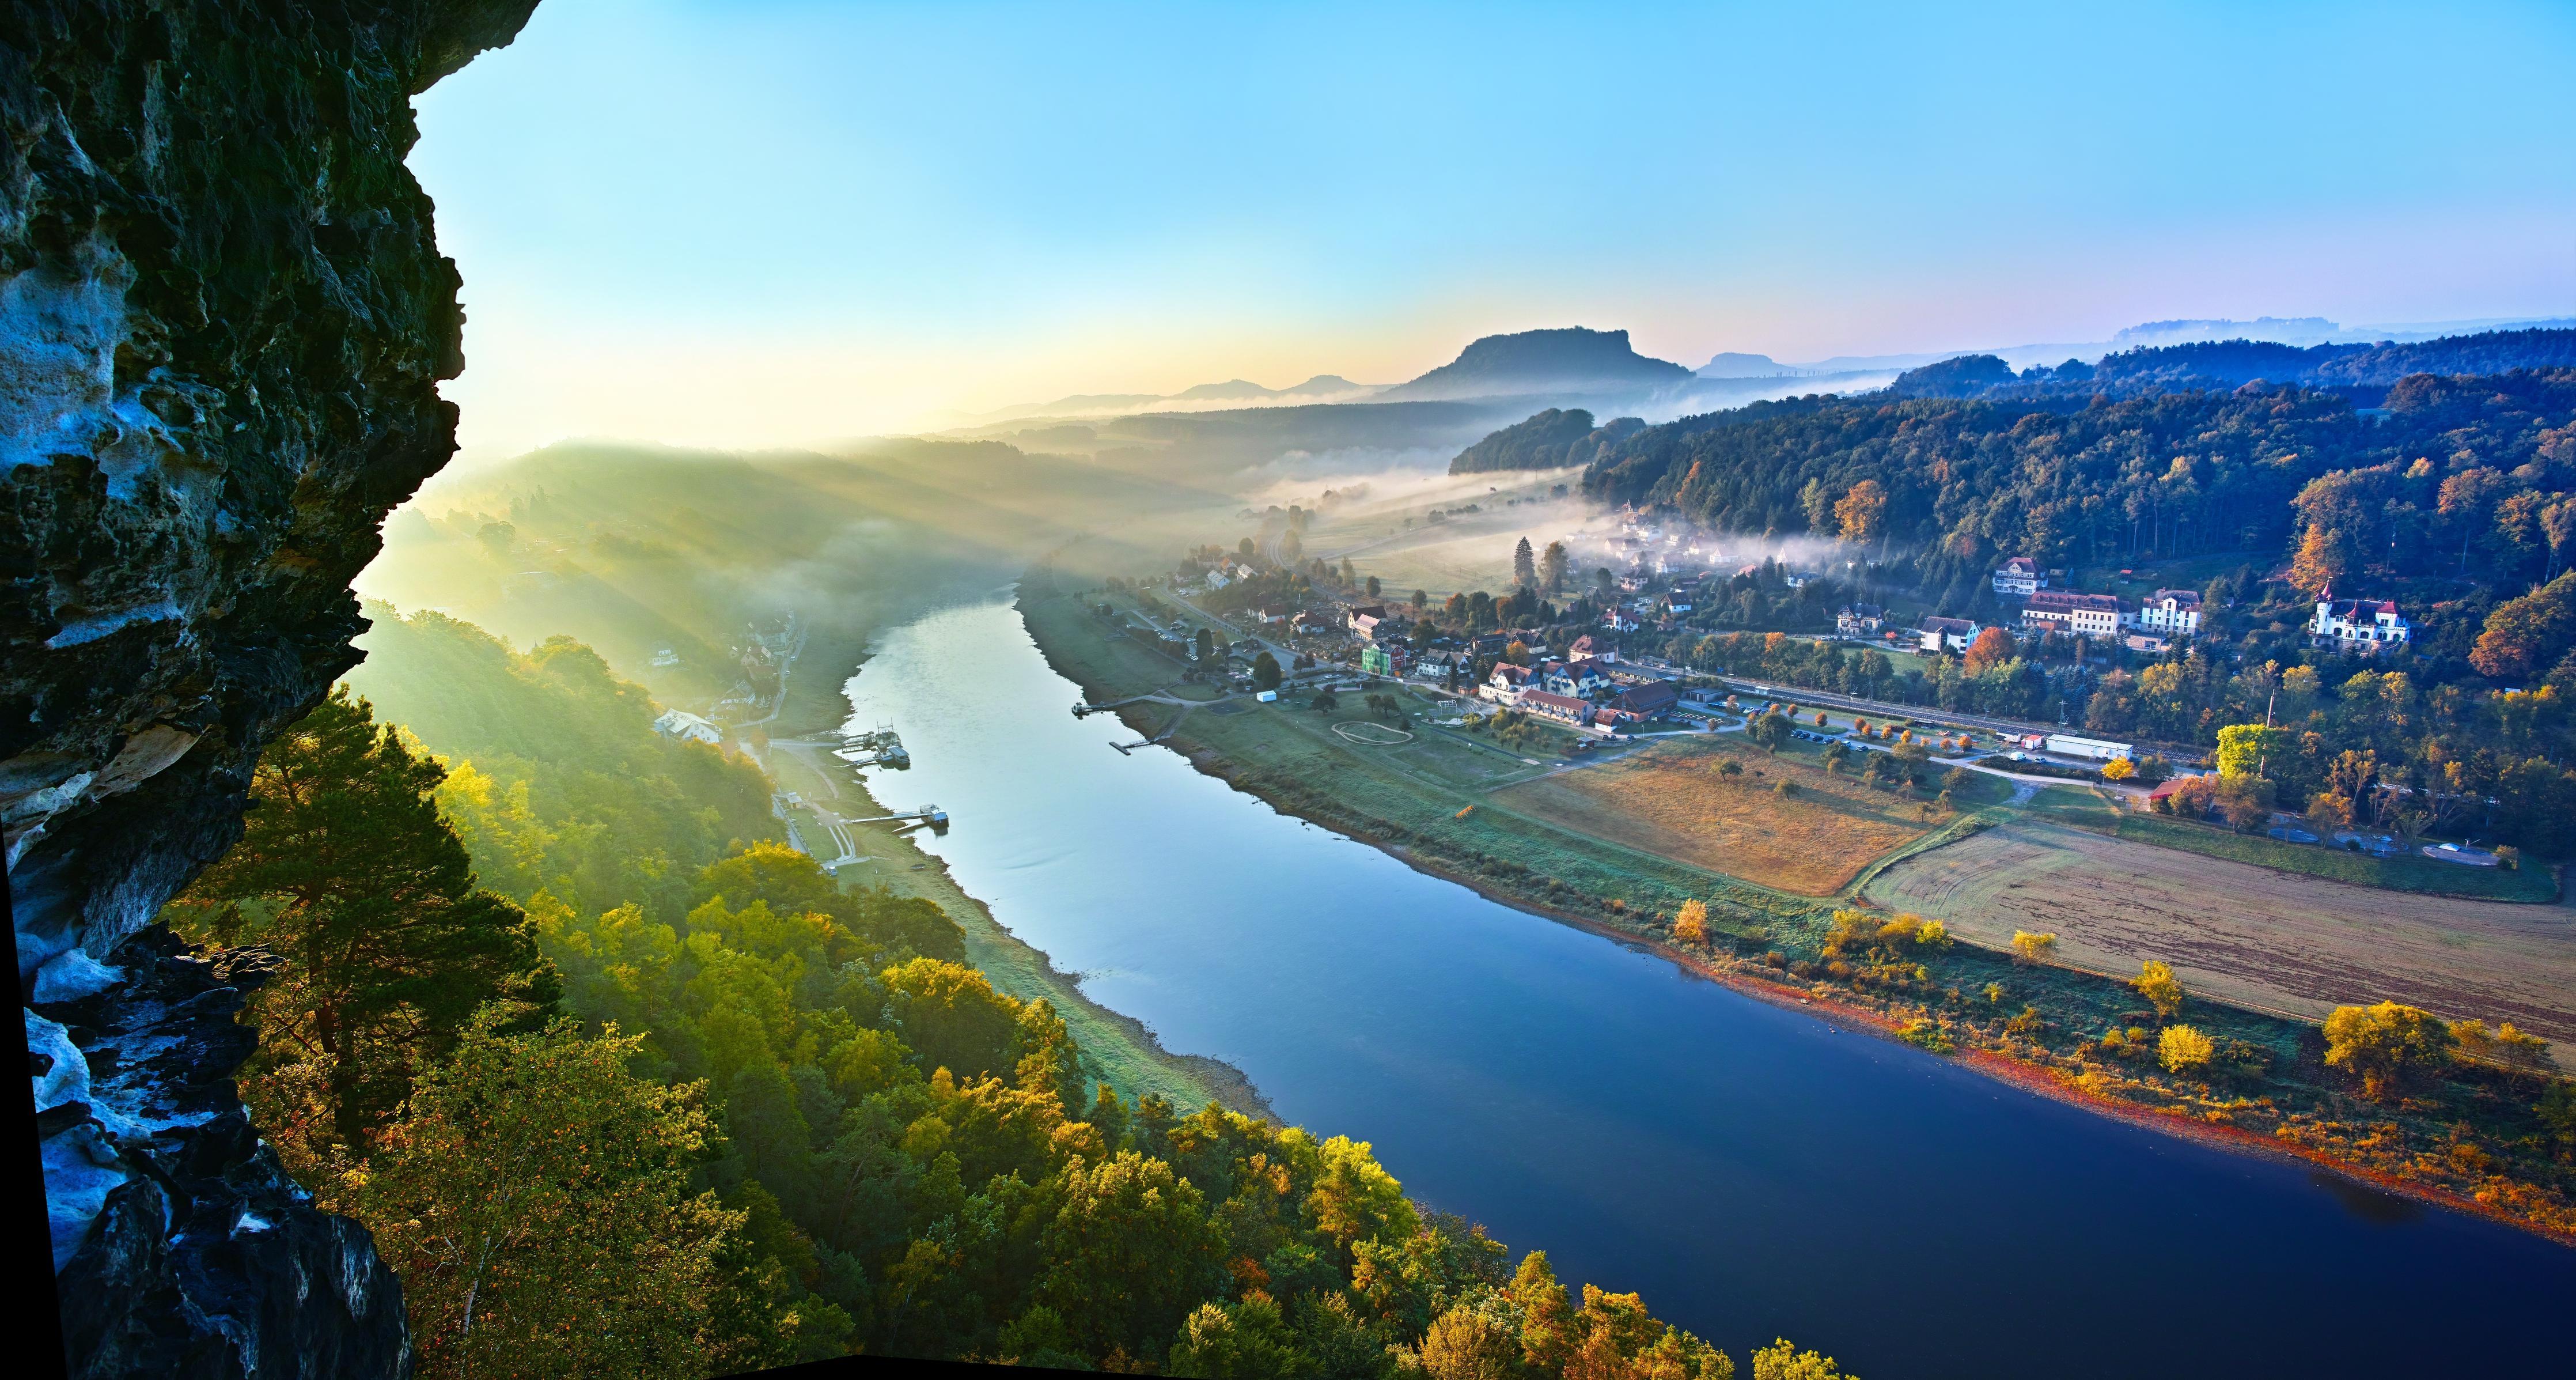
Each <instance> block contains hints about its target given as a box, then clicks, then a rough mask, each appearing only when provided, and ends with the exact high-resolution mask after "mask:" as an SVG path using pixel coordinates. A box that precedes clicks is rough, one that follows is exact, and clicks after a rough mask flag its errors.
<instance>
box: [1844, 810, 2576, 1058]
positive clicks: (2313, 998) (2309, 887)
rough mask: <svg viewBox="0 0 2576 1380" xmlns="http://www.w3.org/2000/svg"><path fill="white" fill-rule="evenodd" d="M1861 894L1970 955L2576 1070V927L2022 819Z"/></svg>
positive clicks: (2565, 917) (1917, 862) (2553, 916)
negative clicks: (2179, 983) (2459, 1041)
mask: <svg viewBox="0 0 2576 1380" xmlns="http://www.w3.org/2000/svg"><path fill="white" fill-rule="evenodd" d="M1864 894H1865V895H1866V896H1867V898H1868V899H1869V900H1872V901H1875V902H1877V903H1878V904H1880V905H1883V906H1887V907H1889V908H1891V909H1897V910H1908V911H1914V912H1916V913H1918V914H1923V915H1929V916H1937V917H1939V918H1940V919H1941V920H1943V921H1945V922H1946V923H1948V924H1949V926H1950V927H1951V929H1952V930H1953V931H1954V932H1956V933H1958V934H1959V935H1960V936H1961V937H1962V938H1965V939H1968V940H1971V941H1973V942H1975V943H1978V944H1983V945H1986V946H1988V947H1993V948H2002V947H2005V946H2007V945H2009V944H2010V942H2011V940H2012V934H2013V931H2014V930H2016V929H2023V930H2034V931H2050V932H2054V933H2055V934H2056V935H2057V936H2058V943H2059V952H2060V956H2061V958H2062V959H2063V960H2064V961H2065V962H2067V963H2070V964H2073V965H2076V966H2078V967H2083V968H2088V969H2093V970H2096V971H2100V972H2104V973H2110V974H2114V975H2120V976H2125V975H2127V974H2129V973H2133V972H2135V971H2136V969H2137V967H2138V964H2139V962H2140V961H2141V960H2144V959H2149V958H2157V959H2163V960H2165V961H2166V962H2169V963H2171V964H2173V965H2174V970H2175V972H2176V973H2177V974H2178V975H2180V976H2181V978H2182V979H2183V982H2184V985H2185V986H2186V987H2188V988H2190V989H2192V990H2194V991H2197V992H2202V993H2205V994H2207V995H2209V996H2212V997H2216V998H2219V999H2221V1000H2225V1001H2231V1002H2236V1003H2240V1004H2243V1005H2248V1006H2253V1007H2257V1008H2261V1009H2268V1010H2273V1011H2281V1012H2287V1013H2290V1014H2294V1015H2300V1016H2307V1017H2311V1018H2313V1017H2320V1016H2323V1015H2324V1014H2325V1013H2326V1012H2327V1011H2328V1010H2330V1009H2331V1008H2333V1007H2335V1006H2337V1005H2341V1004H2345V1003H2368V1002H2375V1001H2379V1000H2382V999H2388V998H2393V999H2395V1000H2398V1001H2403V1002H2407V1003H2409V1004H2411V1005H2416V1006H2421V1007H2424V1008H2425V1009H2427V1010H2430V1011H2433V1012H2437V1013H2439V1014H2441V1015H2443V1016H2445V1017H2450V1018H2454V1019H2456V1018H2459V1017H2464V1016H2474V1017H2479V1018H2483V1019H2485V1020H2489V1021H2496V1020H2510V1021H2512V1022H2514V1023H2515V1024H2517V1025H2519V1026H2521V1027H2522V1028H2523V1029H2525V1030H2529V1031H2532V1032H2534V1033H2536V1034H2539V1035H2541V1036H2544V1037H2546V1038H2547V1039H2549V1040H2550V1041H2552V1042H2553V1043H2554V1044H2555V1045H2556V1047H2557V1048H2556V1055H2557V1057H2558V1059H2559V1061H2560V1062H2561V1063H2562V1064H2564V1065H2566V1066H2568V1067H2576V910H2570V909H2569V908H2567V907H2566V906H2563V905H2515V904H2511V903H2506V902H2496V901H2473V900H2462V899H2455V898H2449V897H2434V896H2410V895H2403V894H2398V893H2392V892H2387V891H2378V890H2373V889H2370V888H2366V887H2358V886H2352V885H2348V884H2346V883H2342V882H2336V881H2329V880H2326V879H2324V878H2318V877H2307V876H2299V875H2295V874H2289V873H2282V872H2276V871H2273V870H2272V869H2270V868H2264V867H2256V866H2252V865H2250V864H2246V863H2240V862H2231V861H2227V860H2225V859H2219V858H2211V857H2206V856H2202V855H2199V854H2194V853H2186V852H2181V851H2178V850H2175V849H2169V848H2159V847H2155V846H2153V845H2150V844H2145V843H2139V842H2134V841H2130V840H2126V839H2117V838H2111V837H2108V836H2105V835H2102V834H2098V833H2094V832H2091V831H2088V830H2082V829H2072V828H2068V827H2065V826H2063V825H2059V824H2052V823H2047V822H2044V821H2042V820H2038V819H2031V818H2023V819H2019V820H2016V821H2014V822H2012V823H2010V824H2006V825H2003V826H2001V827H1999V828H1995V829H1990V830H1987V831H1985V832H1983V833H1980V834H1976V835H1973V836H1971V837H1969V838H1966V839H1962V840H1960V841H1959V842H1957V843H1953V844H1950V845H1948V846H1946V847H1942V848H1936V849H1933V850H1931V851H1929V852H1926V853H1923V854H1920V855H1918V856H1915V857H1912V858H1908V859H1905V860H1903V861H1901V862H1899V863H1897V864H1896V865H1895V866H1893V867H1890V868H1889V869H1887V870H1886V871H1885V872H1883V873H1881V874H1880V875H1879V876H1877V877H1876V878H1873V879H1872V880H1871V882H1870V883H1869V885H1868V887H1867V888H1865V891H1864Z"/></svg>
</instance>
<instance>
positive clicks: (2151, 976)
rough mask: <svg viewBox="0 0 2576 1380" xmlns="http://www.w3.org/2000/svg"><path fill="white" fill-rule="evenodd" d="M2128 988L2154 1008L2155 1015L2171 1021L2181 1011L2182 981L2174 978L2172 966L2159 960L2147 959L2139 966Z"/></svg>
mask: <svg viewBox="0 0 2576 1380" xmlns="http://www.w3.org/2000/svg"><path fill="white" fill-rule="evenodd" d="M2129 986H2130V988H2131V989H2132V990H2134V991H2136V992H2137V994H2138V995H2139V996H2142V997H2144V998H2146V999H2147V1001H2148V1003H2149V1004H2151V1005H2153V1006H2154V1007H2155V1008H2156V1014H2157V1015H2159V1016H2162V1017H2164V1018H2165V1019H2166V1020H2172V1019H2173V1017H2174V1013H2176V1012H2178V1011H2180V1010H2182V998H2183V991H2182V981H2181V979H2179V978H2176V977H2175V976H2174V971H2173V966H2172V965H2171V964H2168V963H2166V962H2164V961H2163V960H2161V959H2154V958H2151V959H2148V960H2147V961H2146V962H2145V963H2143V964H2141V965H2139V968H2138V975H2137V976H2136V977H2133V978H2131V979H2129Z"/></svg>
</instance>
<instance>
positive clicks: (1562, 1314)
mask: <svg viewBox="0 0 2576 1380" xmlns="http://www.w3.org/2000/svg"><path fill="white" fill-rule="evenodd" d="M1504 1292H1505V1294H1506V1296H1507V1297H1509V1298H1510V1300H1511V1302H1512V1306H1513V1307H1514V1308H1515V1309H1516V1310H1517V1311H1518V1312H1519V1314H1520V1318H1521V1359H1522V1360H1523V1361H1524V1362H1526V1363H1527V1364H1529V1365H1531V1366H1533V1367H1535V1368H1537V1369H1538V1370H1540V1371H1543V1372H1547V1373H1549V1374H1556V1373H1561V1372H1562V1371H1563V1370H1564V1369H1565V1363H1566V1361H1567V1360H1568V1359H1570V1358H1571V1357H1572V1356H1573V1355H1574V1347H1575V1343H1576V1341H1577V1340H1578V1339H1577V1337H1576V1335H1575V1329H1574V1305H1573V1304H1572V1303H1571V1302H1569V1301H1568V1300H1567V1299H1566V1297H1565V1286H1564V1285H1562V1284H1559V1283H1557V1282H1556V1271H1554V1270H1553V1269H1550V1268H1549V1266H1548V1263H1547V1252H1545V1251H1532V1252H1530V1253H1529V1254H1528V1255H1525V1256H1523V1257H1521V1263H1520V1268H1519V1269H1518V1270H1516V1271H1514V1272H1513V1274H1512V1282H1511V1285H1510V1287H1509V1288H1508V1289H1506V1290H1505V1291H1504Z"/></svg>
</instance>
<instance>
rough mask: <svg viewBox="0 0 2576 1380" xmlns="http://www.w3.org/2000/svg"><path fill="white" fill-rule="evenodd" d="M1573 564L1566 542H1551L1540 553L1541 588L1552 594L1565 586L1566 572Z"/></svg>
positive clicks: (1539, 577)
mask: <svg viewBox="0 0 2576 1380" xmlns="http://www.w3.org/2000/svg"><path fill="white" fill-rule="evenodd" d="M1572 564H1573V558H1572V557H1571V556H1569V555H1567V554H1566V550H1565V543H1564V542H1561V541H1552V542H1549V543H1548V544H1547V549H1546V550H1544V551H1541V552H1540V553H1539V554H1538V584H1539V588H1540V589H1543V590H1545V591H1547V592H1548V593H1550V594H1554V593H1556V592H1557V591H1558V590H1561V589H1563V588H1565V572H1566V569H1567V567H1569V566H1570V565H1572Z"/></svg>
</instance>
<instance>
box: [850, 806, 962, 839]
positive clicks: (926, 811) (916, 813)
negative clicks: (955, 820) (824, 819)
mask: <svg viewBox="0 0 2576 1380" xmlns="http://www.w3.org/2000/svg"><path fill="white" fill-rule="evenodd" d="M845 822H846V823H850V824H910V825H912V826H913V827H915V828H919V827H921V826H922V825H925V824H927V825H929V826H930V828H931V831H932V832H933V833H940V834H944V833H947V832H948V812H947V811H946V810H943V809H941V808H939V807H938V806H936V805H924V806H922V807H921V808H920V809H918V810H908V811H906V812H904V813H902V814H894V815H873V816H870V817H869V818H867V819H853V820H847V821H845Z"/></svg>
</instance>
